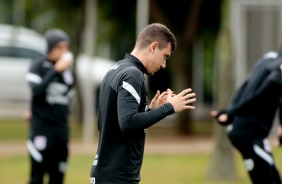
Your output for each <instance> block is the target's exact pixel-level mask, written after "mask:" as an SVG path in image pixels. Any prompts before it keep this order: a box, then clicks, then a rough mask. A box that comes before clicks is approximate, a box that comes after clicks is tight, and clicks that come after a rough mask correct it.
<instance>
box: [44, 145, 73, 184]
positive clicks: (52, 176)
mask: <svg viewBox="0 0 282 184" xmlns="http://www.w3.org/2000/svg"><path fill="white" fill-rule="evenodd" d="M50 155H52V156H51V157H50V159H49V166H48V173H49V184H63V182H64V176H65V172H66V169H67V159H68V143H67V142H66V141H65V140H56V141H55V144H54V147H53V149H52V153H50Z"/></svg>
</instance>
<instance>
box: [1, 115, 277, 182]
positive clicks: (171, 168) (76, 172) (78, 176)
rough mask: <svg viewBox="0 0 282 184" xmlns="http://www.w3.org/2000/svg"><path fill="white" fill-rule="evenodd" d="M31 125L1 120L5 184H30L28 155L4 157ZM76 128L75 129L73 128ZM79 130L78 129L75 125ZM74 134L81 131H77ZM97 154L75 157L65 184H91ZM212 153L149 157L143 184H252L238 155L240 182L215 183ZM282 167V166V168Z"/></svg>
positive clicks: (13, 154) (145, 164)
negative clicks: (210, 176) (210, 169)
mask: <svg viewBox="0 0 282 184" xmlns="http://www.w3.org/2000/svg"><path fill="white" fill-rule="evenodd" d="M27 126H28V124H27V123H25V122H23V121H22V120H0V151H1V153H2V154H1V153H0V163H1V164H0V170H1V177H0V183H1V184H14V183H20V184H21V183H27V181H28V172H29V164H28V155H27V152H25V151H22V150H21V151H19V152H17V151H15V152H13V153H10V154H4V152H5V150H3V149H2V148H3V146H2V147H1V145H7V144H9V143H11V144H14V145H21V144H25V140H26V136H27V128H28V127H27ZM72 126H74V125H72ZM75 126H76V125H75ZM72 129H74V130H76V131H77V130H79V128H77V127H74V128H72ZM80 135H81V134H80V133H79V132H74V134H73V136H72V140H76V141H79V140H78V139H79V136H80ZM274 155H275V157H276V160H277V163H278V166H280V165H279V164H280V163H282V149H276V148H275V149H274ZM93 156H94V153H85V154H82V153H75V154H74V153H72V154H71V156H70V160H69V167H68V171H67V174H66V178H65V184H83V183H89V172H90V167H91V163H92V161H93ZM210 158H211V153H201V154H176V155H174V154H153V153H152V154H148V153H147V154H145V155H144V162H143V166H142V169H141V182H140V184H164V183H169V184H248V183H250V181H249V178H248V176H247V173H246V172H245V170H244V168H243V165H242V162H241V160H240V157H239V155H238V154H237V153H236V154H235V160H236V169H237V176H238V177H237V180H236V181H211V180H209V179H208V178H207V169H208V166H209V163H210ZM281 167H282V166H281Z"/></svg>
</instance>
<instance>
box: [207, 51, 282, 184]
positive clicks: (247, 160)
mask: <svg viewBox="0 0 282 184" xmlns="http://www.w3.org/2000/svg"><path fill="white" fill-rule="evenodd" d="M281 96H282V48H281V49H280V50H278V51H272V52H268V53H266V54H265V55H264V56H263V57H262V58H261V59H260V60H259V61H257V63H256V64H255V65H254V66H253V68H252V70H251V72H250V74H249V77H248V78H247V79H246V81H245V82H244V83H243V84H242V86H241V87H240V88H239V89H238V90H237V91H236V93H235V94H234V96H233V98H232V100H231V103H230V105H229V107H228V108H227V109H225V110H221V111H219V112H218V111H211V116H212V117H214V118H216V120H217V121H218V123H219V124H221V125H228V126H227V132H228V137H229V139H230V141H231V143H232V144H233V145H234V147H235V148H236V149H237V150H238V151H239V152H240V153H241V155H242V157H243V161H244V165H245V168H246V170H247V171H248V173H249V176H250V179H251V181H252V183H254V184H265V183H269V184H281V179H280V175H279V171H278V169H277V167H276V163H275V161H274V157H273V154H272V150H271V145H270V144H269V141H268V136H269V134H270V131H271V129H272V127H273V122H274V117H275V114H276V112H277V110H278V109H279V115H280V122H281V124H282V101H281ZM281 130H282V129H281V126H280V127H279V131H278V132H279V135H278V137H279V140H280V144H281V143H282V139H281V138H282V132H281Z"/></svg>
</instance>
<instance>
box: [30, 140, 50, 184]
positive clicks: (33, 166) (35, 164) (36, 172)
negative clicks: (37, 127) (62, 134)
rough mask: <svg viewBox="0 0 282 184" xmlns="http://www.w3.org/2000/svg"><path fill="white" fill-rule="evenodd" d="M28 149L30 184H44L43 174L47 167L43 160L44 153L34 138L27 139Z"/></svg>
mask: <svg viewBox="0 0 282 184" xmlns="http://www.w3.org/2000/svg"><path fill="white" fill-rule="evenodd" d="M27 149H28V152H29V160H30V180H29V184H42V183H43V176H44V173H45V169H46V168H45V165H44V162H43V156H42V153H41V152H40V151H38V150H37V148H36V147H35V145H34V142H33V141H32V140H28V141H27Z"/></svg>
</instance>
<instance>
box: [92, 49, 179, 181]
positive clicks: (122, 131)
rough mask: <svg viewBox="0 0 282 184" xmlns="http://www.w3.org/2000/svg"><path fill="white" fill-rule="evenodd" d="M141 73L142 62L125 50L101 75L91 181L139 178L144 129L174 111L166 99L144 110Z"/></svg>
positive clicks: (144, 97)
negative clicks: (102, 75)
mask: <svg viewBox="0 0 282 184" xmlns="http://www.w3.org/2000/svg"><path fill="white" fill-rule="evenodd" d="M144 73H146V69H145V67H144V66H143V64H142V63H141V62H140V61H139V60H138V59H137V58H136V57H134V56H132V55H131V54H126V55H125V58H124V59H123V60H121V61H119V62H117V63H116V64H115V65H113V66H112V67H111V68H110V70H109V71H108V73H107V74H106V76H105V77H104V79H103V82H102V84H101V87H100V97H99V110H98V111H99V112H98V129H99V132H100V138H99V145H98V150H97V154H96V156H95V160H94V162H93V166H92V170H91V174H90V175H91V178H90V180H91V179H92V180H91V181H95V184H104V183H107V184H111V183H114V184H121V183H137V182H139V181H140V169H141V165H142V159H143V153H144V144H145V135H146V130H145V129H146V128H148V127H150V126H151V125H153V124H155V123H157V122H158V121H159V120H161V119H163V118H164V117H166V116H168V115H170V114H172V113H174V108H173V106H172V105H171V104H170V103H167V104H164V105H163V106H161V107H159V108H157V109H154V110H151V111H145V107H146V105H147V98H146V97H147V89H146V84H145V77H144ZM92 183H93V182H92Z"/></svg>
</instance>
